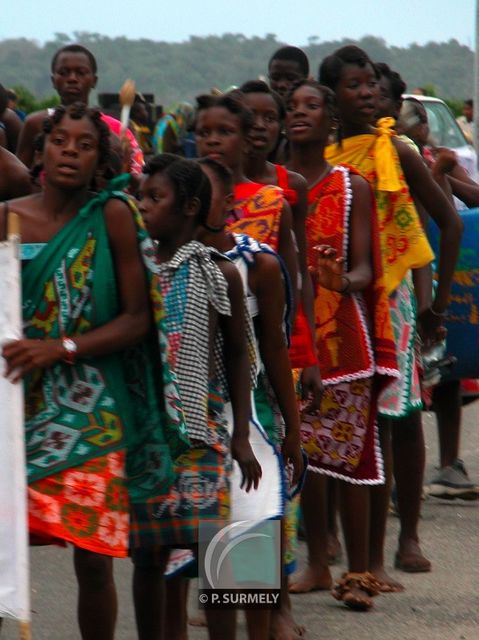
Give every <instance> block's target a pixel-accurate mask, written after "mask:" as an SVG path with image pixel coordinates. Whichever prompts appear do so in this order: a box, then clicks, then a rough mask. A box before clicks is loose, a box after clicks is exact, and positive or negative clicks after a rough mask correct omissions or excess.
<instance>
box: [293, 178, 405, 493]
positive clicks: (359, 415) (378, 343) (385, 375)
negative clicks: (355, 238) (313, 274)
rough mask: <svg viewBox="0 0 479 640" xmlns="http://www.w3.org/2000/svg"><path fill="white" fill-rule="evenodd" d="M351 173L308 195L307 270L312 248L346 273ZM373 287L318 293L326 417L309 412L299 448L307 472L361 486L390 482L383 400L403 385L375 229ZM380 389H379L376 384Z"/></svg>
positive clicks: (318, 343) (304, 414) (312, 261)
mask: <svg viewBox="0 0 479 640" xmlns="http://www.w3.org/2000/svg"><path fill="white" fill-rule="evenodd" d="M350 173H351V171H350V170H349V169H348V168H346V167H344V166H338V167H335V168H333V170H332V171H331V172H330V173H329V175H328V176H326V177H325V178H323V180H321V182H319V183H318V184H317V185H315V186H314V187H313V188H312V189H311V190H310V191H309V198H308V200H309V215H308V217H307V219H306V239H307V258H308V266H310V267H313V268H315V267H316V264H317V253H316V251H315V250H314V247H315V246H317V245H318V244H328V245H330V246H332V247H334V248H335V249H336V251H337V253H338V257H344V258H345V259H346V263H345V269H346V271H347V270H348V253H349V233H350V214H351V205H352V197H353V193H352V188H351V179H350ZM371 238H372V242H371V254H372V267H373V281H372V283H371V285H370V286H369V287H367V288H366V290H365V291H363V292H360V293H359V292H356V293H350V294H349V293H348V294H341V293H337V292H335V291H330V290H329V289H325V288H323V287H321V286H319V285H316V286H315V309H314V311H315V330H316V335H315V339H316V350H317V355H318V360H319V366H320V370H321V375H322V378H323V382H324V383H325V386H326V389H325V393H324V396H323V399H322V402H321V409H320V411H319V412H317V413H314V412H311V411H309V410H308V408H307V407H304V409H303V412H302V424H301V441H302V446H303V448H304V450H305V451H306V453H307V454H308V458H309V468H311V469H312V470H315V471H319V472H321V473H325V474H327V475H330V476H333V477H336V478H339V479H341V480H345V481H347V482H352V483H356V484H380V483H382V482H384V474H383V467H382V458H381V452H380V449H379V446H378V438H377V425H376V414H377V392H378V389H379V388H381V387H384V386H385V385H386V384H387V383H388V382H390V381H391V380H392V379H393V378H395V377H397V375H398V370H397V363H396V352H395V345H394V337H393V331H392V326H391V320H390V316H389V302H388V297H387V295H386V290H385V287H384V283H383V279H382V266H381V255H380V251H379V235H378V231H377V228H376V223H375V217H374V216H373V220H372V229H371ZM375 378H376V379H377V380H378V381H379V383H380V384H374V379H375Z"/></svg>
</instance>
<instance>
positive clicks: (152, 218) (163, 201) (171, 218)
mask: <svg viewBox="0 0 479 640" xmlns="http://www.w3.org/2000/svg"><path fill="white" fill-rule="evenodd" d="M175 196H176V194H175V189H174V187H173V184H172V183H171V180H170V179H169V178H168V177H167V176H165V175H164V174H163V173H155V174H154V175H152V176H145V177H144V178H143V182H142V184H141V188H140V193H139V196H138V200H139V205H138V209H139V211H140V213H141V215H142V217H143V221H144V223H145V227H146V229H147V231H148V233H149V234H150V236H151V237H152V238H153V239H154V240H167V239H169V238H170V237H173V236H174V235H175V234H176V233H178V222H179V215H180V213H179V212H177V211H176V202H175V200H176V197H175Z"/></svg>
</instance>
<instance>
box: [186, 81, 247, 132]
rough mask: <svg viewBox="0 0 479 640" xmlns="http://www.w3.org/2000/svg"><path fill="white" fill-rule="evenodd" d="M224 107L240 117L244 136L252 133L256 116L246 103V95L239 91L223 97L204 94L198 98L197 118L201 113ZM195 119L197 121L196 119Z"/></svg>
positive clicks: (229, 92) (222, 95)
mask: <svg viewBox="0 0 479 640" xmlns="http://www.w3.org/2000/svg"><path fill="white" fill-rule="evenodd" d="M213 107H222V108H223V109H226V110H227V111H229V112H230V113H232V114H233V115H235V116H237V117H238V120H239V122H240V126H241V130H242V132H243V134H244V135H247V134H248V133H249V132H250V129H251V128H252V126H253V124H254V115H253V112H252V111H251V109H250V108H249V107H248V106H247V105H246V103H245V101H244V94H243V93H242V91H240V90H239V89H233V91H228V93H223V94H221V95H219V96H218V95H215V96H213V95H211V94H204V95H201V96H198V97H197V98H196V118H197V117H198V113H199V112H200V111H205V110H206V109H212V108H213ZM196 118H195V119H196Z"/></svg>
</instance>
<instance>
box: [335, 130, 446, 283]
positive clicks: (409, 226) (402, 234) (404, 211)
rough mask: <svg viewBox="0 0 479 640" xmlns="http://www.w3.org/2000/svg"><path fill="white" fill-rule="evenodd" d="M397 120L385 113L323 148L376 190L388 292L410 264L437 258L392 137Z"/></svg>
mask: <svg viewBox="0 0 479 640" xmlns="http://www.w3.org/2000/svg"><path fill="white" fill-rule="evenodd" d="M393 123H394V121H393V119H392V118H381V119H380V120H379V121H378V127H377V129H376V130H375V133H370V134H363V135H359V136H352V137H350V138H346V139H345V140H343V141H342V142H341V144H332V145H329V146H328V147H327V148H326V152H325V156H326V159H327V161H328V162H329V163H331V164H333V165H335V164H346V165H350V166H352V167H354V168H355V169H357V171H359V172H360V173H361V174H362V175H363V176H364V177H365V178H366V180H367V181H368V182H369V183H370V185H371V186H372V187H373V189H374V194H375V196H376V208H377V216H378V222H379V231H380V239H381V254H382V260H383V270H384V280H385V285H386V291H387V293H388V294H391V293H392V292H393V291H395V290H396V289H397V287H398V286H399V284H400V282H401V281H402V280H403V278H404V277H405V276H406V274H407V272H408V271H409V270H410V269H417V268H419V267H423V266H425V265H426V264H429V263H430V262H431V261H432V260H433V259H434V254H433V252H432V249H431V247H430V245H429V242H428V240H427V237H426V234H425V233H424V229H423V228H422V225H421V221H420V219H419V216H418V214H417V211H416V207H415V206H414V202H413V199H412V197H411V194H410V192H409V188H408V185H407V182H406V179H405V177H404V174H403V171H402V167H401V163H400V161H399V157H398V154H397V151H396V149H395V147H394V145H393V143H392V140H391V137H392V135H394V134H393V132H392V130H391V126H392V124H393Z"/></svg>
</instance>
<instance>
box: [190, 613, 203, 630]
mask: <svg viewBox="0 0 479 640" xmlns="http://www.w3.org/2000/svg"><path fill="white" fill-rule="evenodd" d="M188 624H190V625H191V626H192V627H206V615H205V612H204V611H203V609H198V611H196V612H195V613H194V614H193V615H192V616H188Z"/></svg>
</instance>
